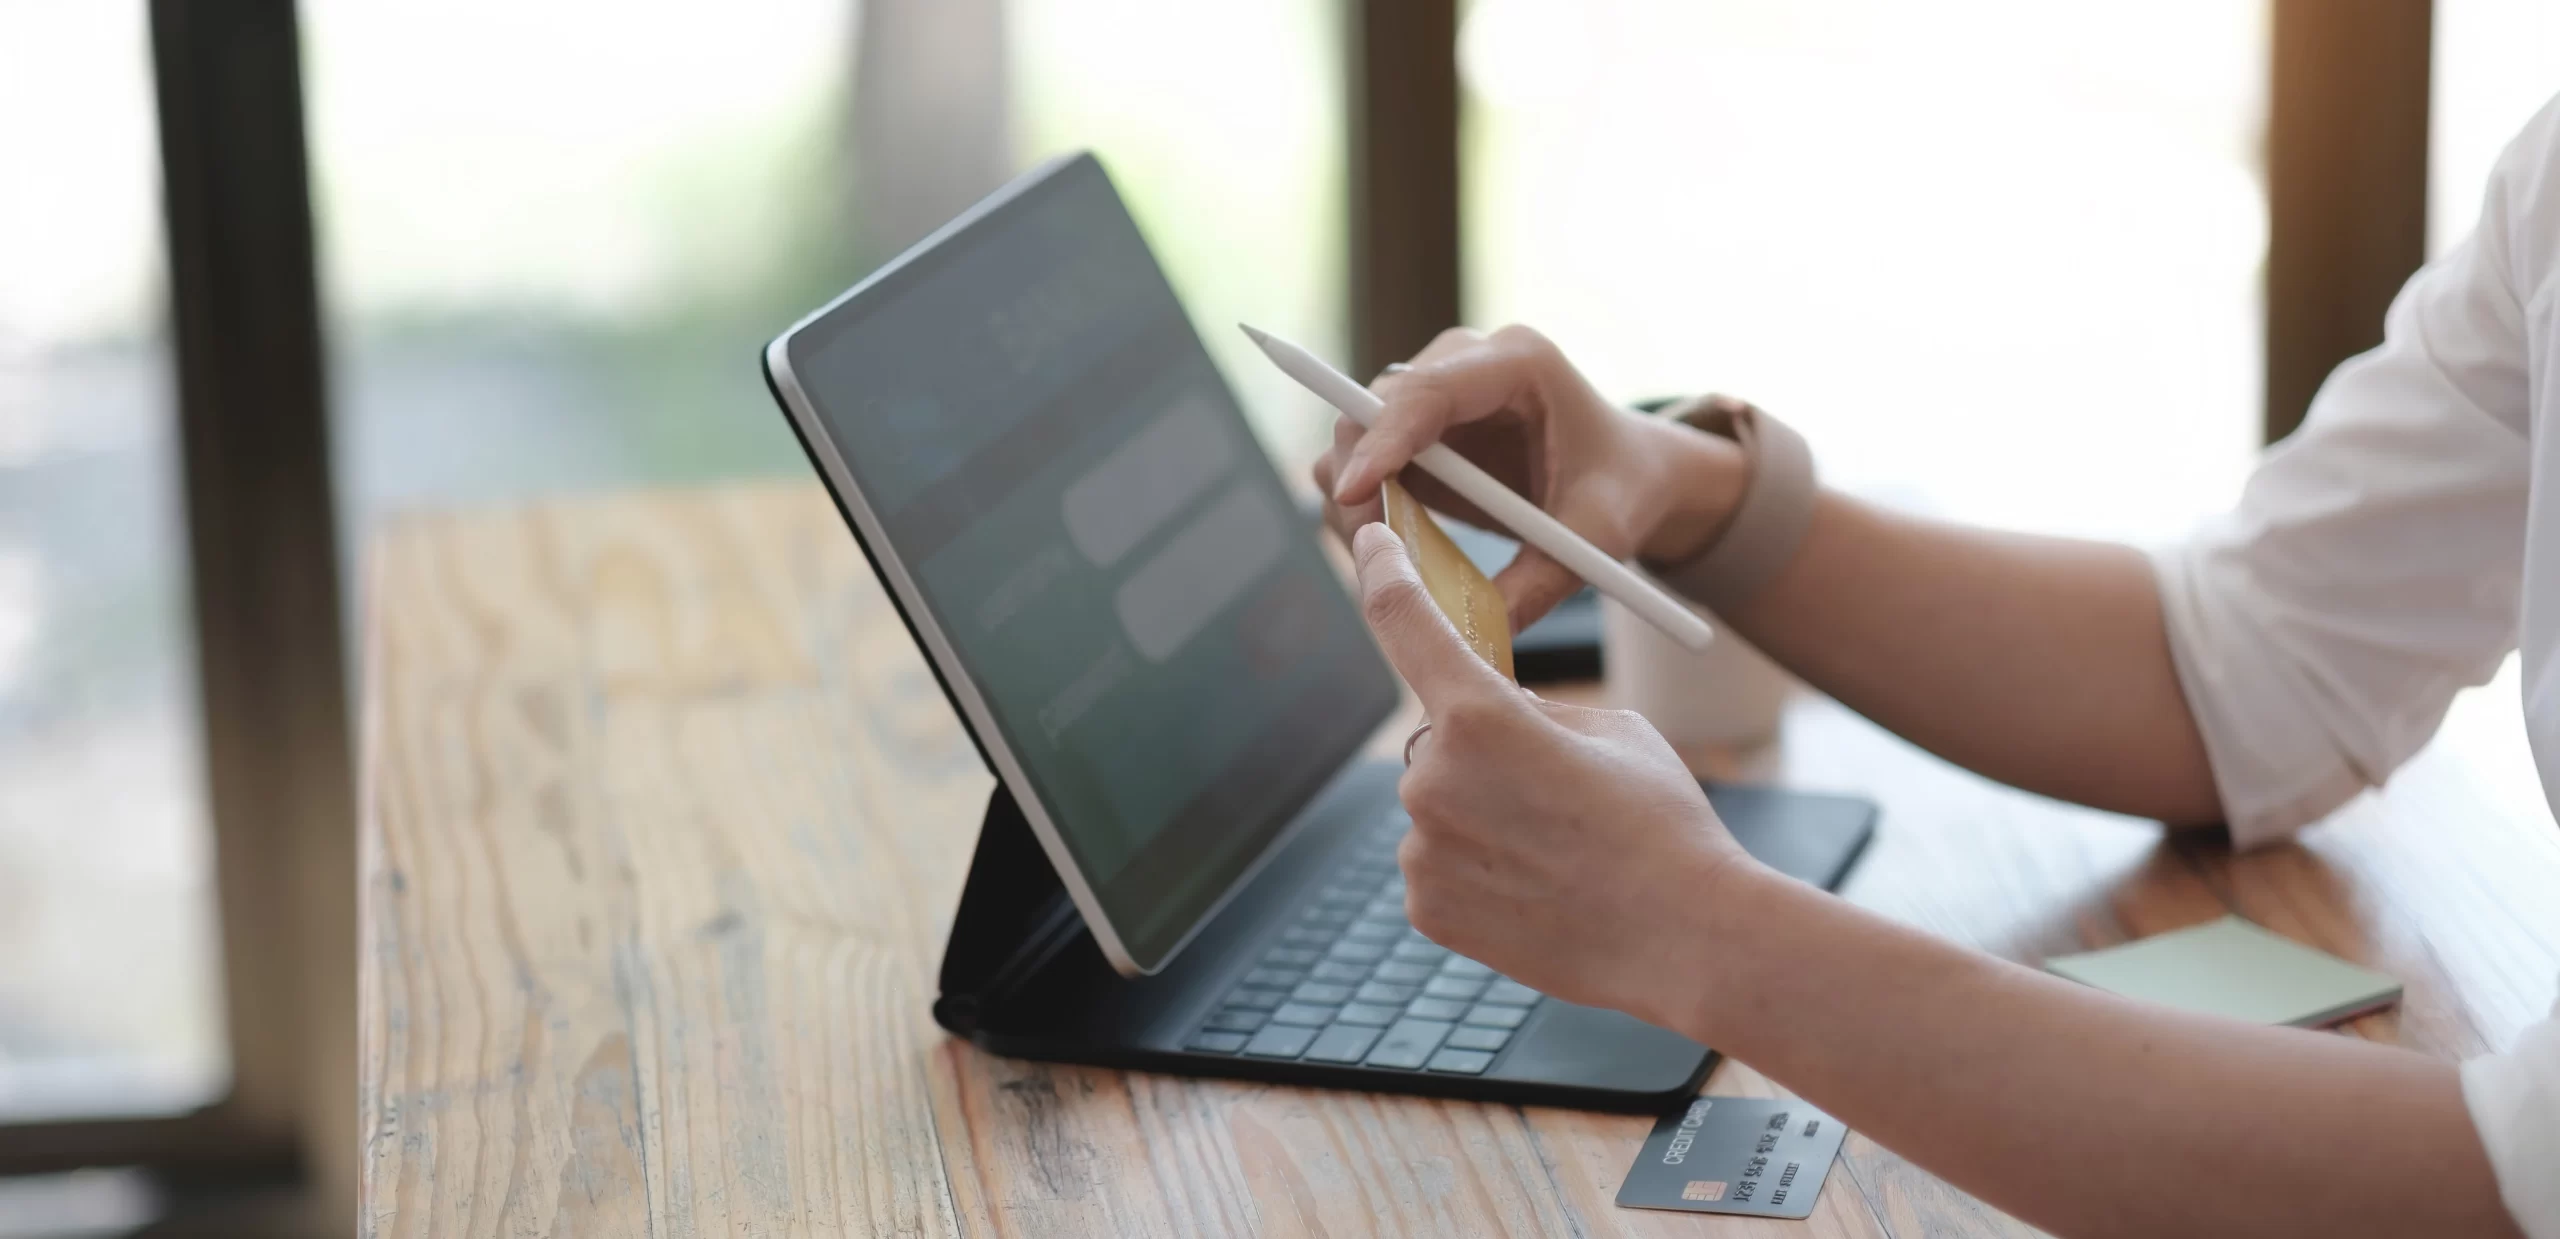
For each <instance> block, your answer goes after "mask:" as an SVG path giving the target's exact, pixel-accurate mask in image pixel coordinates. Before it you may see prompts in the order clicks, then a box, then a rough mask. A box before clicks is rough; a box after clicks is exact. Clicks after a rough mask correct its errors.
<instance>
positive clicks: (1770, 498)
mask: <svg viewBox="0 0 2560 1239" xmlns="http://www.w3.org/2000/svg"><path fill="white" fill-rule="evenodd" d="M1663 415H1664V416H1665V417H1670V418H1673V419H1675V420H1678V421H1680V422H1683V423H1686V424H1687V425H1690V426H1693V427H1695V428H1697V429H1699V430H1702V431H1705V432H1707V433H1708V434H1713V435H1717V436H1720V437H1723V438H1727V439H1731V440H1733V442H1734V443H1735V444H1736V445H1737V446H1739V447H1741V449H1742V455H1743V459H1744V460H1745V461H1746V462H1748V464H1749V467H1750V475H1749V477H1748V478H1747V479H1746V480H1745V481H1744V483H1743V488H1742V499H1741V501H1740V502H1738V503H1736V504H1735V505H1734V509H1733V515H1732V517H1731V518H1730V519H1728V520H1727V521H1726V522H1725V526H1724V529H1723V530H1722V531H1721V532H1719V533H1718V534H1717V535H1716V537H1715V540H1714V541H1712V542H1709V543H1708V544H1707V547H1706V549H1705V550H1703V551H1700V552H1699V553H1697V554H1696V555H1693V556H1691V557H1689V558H1688V559H1686V560H1683V561H1680V562H1678V563H1667V564H1666V563H1648V564H1646V565H1645V567H1646V569H1647V570H1648V571H1651V572H1652V573H1653V574H1654V575H1655V576H1656V577H1658V578H1660V579H1661V581H1662V583H1663V584H1665V585H1668V586H1670V587H1671V588H1672V589H1674V590H1677V591H1679V592H1680V593H1682V594H1684V595H1686V596H1688V597H1689V598H1690V599H1692V600H1694V601H1696V602H1698V603H1699V604H1701V605H1703V606H1705V607H1706V608H1707V609H1708V610H1710V611H1715V612H1719V613H1729V612H1731V611H1732V610H1733V609H1734V608H1736V607H1739V606H1741V605H1742V604H1743V603H1744V602H1747V601H1749V600H1750V598H1751V597H1752V595H1754V594H1757V593H1759V592H1760V590H1761V588H1762V587H1763V586H1766V585H1767V584H1768V583H1769V582H1770V580H1771V579H1773V578H1775V577H1776V576H1777V575H1778V572H1779V570H1780V569H1782V568H1784V567H1786V566H1787V561H1789V560H1791V559H1793V558H1795V553H1796V548H1797V547H1798V546H1799V545H1801V544H1802V543H1803V542H1804V531H1805V529H1806V527H1807V526H1809V525H1811V524H1812V523H1813V501H1814V496H1815V494H1816V491H1817V488H1816V486H1815V483H1814V474H1813V449H1812V448H1811V447H1810V446H1808V445H1807V444H1806V443H1805V441H1804V436H1803V435H1800V434H1797V433H1796V432H1795V429H1794V428H1793V427H1790V426H1788V425H1787V424H1786V423H1785V422H1781V421H1779V420H1778V419H1776V418H1774V417H1771V416H1769V415H1768V414H1767V413H1764V412H1762V411H1761V410H1760V408H1759V407H1758V406H1756V405H1753V404H1751V403H1749V402H1748V401H1743V400H1737V399H1734V398H1733V397H1731V396H1722V395H1708V396H1694V397H1691V398H1689V399H1687V400H1682V401H1679V402H1677V403H1675V404H1673V405H1671V406H1670V407H1668V408H1666V409H1664V410H1663Z"/></svg>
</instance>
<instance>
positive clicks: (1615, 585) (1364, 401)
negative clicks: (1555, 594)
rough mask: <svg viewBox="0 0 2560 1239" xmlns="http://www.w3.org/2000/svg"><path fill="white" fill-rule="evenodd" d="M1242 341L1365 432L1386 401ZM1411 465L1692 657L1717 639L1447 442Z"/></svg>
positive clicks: (1313, 359)
mask: <svg viewBox="0 0 2560 1239" xmlns="http://www.w3.org/2000/svg"><path fill="white" fill-rule="evenodd" d="M1236 325H1237V326H1239V327H1244V333H1245V335H1247V336H1249V337H1251V338H1252V340H1253V342H1254V344H1256V345H1257V346H1259V347H1260V348H1261V349H1262V351H1263V353H1264V355H1266V356H1268V357H1270V358H1271V364H1273V365H1275V366H1278V367H1280V372H1281V373H1282V374H1286V375H1288V376H1289V377H1290V378H1293V379H1296V380H1297V381H1298V385H1299V386H1301V387H1304V388H1306V389H1307V390H1308V391H1311V392H1314V393H1315V394H1316V396H1317V398H1319V399H1321V400H1323V401H1324V402H1325V403H1326V404H1329V405H1332V406H1333V407H1335V408H1337V409H1340V410H1342V415H1343V416H1344V417H1347V418H1350V419H1351V420H1353V421H1355V422H1358V423H1360V424H1361V425H1362V426H1363V427H1366V426H1368V425H1369V424H1370V423H1371V422H1372V421H1373V420H1375V419H1376V417H1377V416H1378V410H1380V409H1382V408H1385V407H1386V402H1385V401H1382V400H1380V399H1378V397H1377V394H1376V393H1374V392H1372V391H1370V390H1369V389H1368V388H1366V387H1362V386H1361V385H1359V384H1358V383H1354V382H1352V381H1351V379H1350V378H1349V376H1347V375H1345V374H1343V373H1342V372H1341V371H1339V370H1336V369H1334V368H1333V367H1331V366H1328V365H1326V364H1325V363H1324V360H1323V359H1322V358H1319V357H1317V356H1316V355H1315V354H1313V353H1310V352H1308V351H1307V350H1305V349H1303V348H1300V347H1298V346H1297V345H1295V344H1291V343H1290V342H1288V341H1287V340H1283V339H1281V338H1280V337H1278V336H1275V335H1272V334H1271V333H1270V332H1267V331H1256V330H1254V329H1253V328H1251V327H1245V325H1244V324H1242V323H1238V324H1236ZM1413 463H1415V464H1417V465H1420V466H1422V468H1423V471H1424V472H1427V473H1429V474H1430V475H1431V476H1433V477H1435V478H1438V479H1440V480H1441V481H1442V482H1443V483H1445V484H1447V485H1448V487H1449V489H1451V490H1453V491H1456V492H1458V494H1459V495H1460V496H1461V497H1462V498H1464V499H1466V501H1467V502H1469V503H1472V504H1474V505H1476V507H1477V508H1479V509H1481V510H1482V511H1483V512H1484V514H1485V515H1487V516H1490V517H1492V518H1493V519H1495V520H1497V521H1500V522H1502V523H1503V525H1504V526H1505V527H1506V528H1508V529H1510V530H1511V532H1513V533H1515V534H1517V535H1519V537H1520V539H1521V540H1522V541H1524V542H1527V543H1528V544H1530V545H1531V546H1534V547H1537V548H1538V549H1539V550H1542V551H1545V552H1546V553H1547V554H1549V555H1553V556H1555V558H1556V562H1557V563H1560V564H1563V565H1564V566H1565V567H1567V568H1570V569H1572V570H1573V574H1574V575H1575V576H1578V577H1581V578H1582V579H1583V580H1586V581H1589V582H1591V584H1592V585H1594V586H1596V587H1598V588H1599V590H1600V592H1601V593H1604V594H1607V595H1609V596H1610V597H1612V598H1615V599H1617V600H1618V601H1619V602H1621V603H1623V604H1625V606H1626V608H1627V609H1628V610H1630V611H1633V612H1635V613H1636V614H1637V615H1639V616H1642V617H1643V618H1644V621H1645V622H1646V623H1648V624H1651V625H1653V626H1654V627H1656V628H1659V629H1661V630H1662V634H1663V635H1664V636H1666V637H1669V638H1671V639H1672V640H1674V641H1677V642H1679V643H1680V644H1681V645H1682V646H1684V647H1686V648H1687V649H1689V650H1691V651H1692V652H1695V651H1699V650H1704V649H1706V648H1707V643H1708V642H1710V641H1713V640H1714V639H1715V630H1714V629H1712V628H1709V627H1707V622H1706V621H1705V620H1702V619H1699V618H1698V613H1697V612H1695V611H1692V610H1690V609H1689V608H1687V607H1685V606H1683V605H1681V604H1680V602H1679V601H1678V600H1677V599H1674V598H1673V597H1672V596H1671V595H1669V594H1667V593H1664V592H1663V591H1662V589H1661V588H1660V587H1659V586H1656V585H1655V584H1654V583H1653V582H1651V581H1648V580H1646V579H1644V577H1643V576H1641V575H1639V574H1638V573H1637V572H1636V570H1635V569H1633V568H1630V567H1628V566H1626V565H1625V564H1622V563H1619V562H1618V561H1617V560H1615V559H1611V558H1610V557H1609V555H1608V553H1607V552H1605V551H1603V550H1601V549H1600V548H1599V547H1596V546H1593V545H1591V544H1590V543H1589V542H1586V541H1584V540H1583V537H1582V535H1581V534H1578V533H1575V532H1574V531H1572V530H1570V529H1567V528H1565V525H1564V522H1563V521H1560V520H1557V519H1556V518H1554V517H1552V516H1549V515H1547V514H1546V511H1545V510H1544V509H1542V508H1540V507H1539V506H1538V505H1536V504H1534V503H1531V502H1529V501H1528V500H1526V499H1523V498H1521V497H1520V494H1519V492H1517V491H1514V490H1512V489H1511V488H1510V487H1508V486H1505V485H1503V484H1502V483H1501V482H1499V481H1497V480H1495V478H1494V476H1493V475H1492V474H1490V473H1487V472H1485V471H1484V470H1482V469H1479V468H1477V467H1476V463H1475V462H1474V461H1472V460H1469V459H1467V458H1466V457H1464V456H1460V455H1459V454H1457V453H1456V452H1453V451H1451V450H1449V448H1448V446H1447V445H1446V444H1440V443H1434V444H1432V445H1431V446H1429V447H1426V448H1424V449H1422V451H1420V452H1419V453H1417V454H1415V456H1414V458H1413Z"/></svg>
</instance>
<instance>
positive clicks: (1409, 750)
mask: <svg viewBox="0 0 2560 1239" xmlns="http://www.w3.org/2000/svg"><path fill="white" fill-rule="evenodd" d="M1429 730H1431V720H1429V719H1424V720H1423V721H1422V725H1421V726H1420V727H1416V728H1414V729H1413V734H1412V735H1409V736H1406V737H1405V738H1404V764H1406V765H1408V766H1410V765H1412V764H1413V743H1414V741H1416V740H1420V739H1421V738H1422V733H1424V732H1426V731H1429Z"/></svg>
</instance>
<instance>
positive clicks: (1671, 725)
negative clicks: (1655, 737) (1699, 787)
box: [1600, 598, 1795, 754]
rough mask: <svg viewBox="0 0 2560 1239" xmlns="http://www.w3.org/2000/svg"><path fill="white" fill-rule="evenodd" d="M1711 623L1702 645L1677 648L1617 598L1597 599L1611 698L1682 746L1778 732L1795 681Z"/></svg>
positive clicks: (1733, 743) (1753, 739) (1746, 741)
mask: <svg viewBox="0 0 2560 1239" xmlns="http://www.w3.org/2000/svg"><path fill="white" fill-rule="evenodd" d="M1690 609H1691V610H1694V611H1696V612H1697V613H1698V614H1700V615H1702V616H1705V617H1706V619H1707V622H1708V623H1709V624H1712V625H1714V626H1715V630H1716V639H1715V640H1714V641H1713V642H1712V643H1710V644H1709V645H1708V646H1707V648H1706V649H1705V650H1704V651H1702V652H1699V653H1695V654H1692V653H1690V652H1689V651H1688V650H1685V649H1682V648H1681V647H1680V645H1679V644H1678V643H1677V642H1675V641H1673V640H1672V639H1671V638H1669V637H1666V636H1664V635H1662V634H1661V633H1660V632H1659V631H1656V630H1655V628H1654V627H1653V625H1651V624H1648V623H1646V622H1644V621H1643V620H1642V619H1639V618H1637V616H1636V614H1635V613H1634V612H1632V611H1629V610H1627V609H1626V608H1625V607H1623V606H1620V605H1618V604H1617V603H1616V602H1615V601H1613V600H1611V599H1608V598H1602V599H1601V600H1600V662H1601V689H1602V694H1603V696H1605V697H1606V698H1607V700H1608V702H1609V704H1610V705H1612V706H1614V707H1616V708H1618V709H1621V710H1633V711H1635V712H1636V713H1638V714H1641V715H1643V716H1644V717H1645V721H1647V722H1649V723H1652V724H1653V727H1654V730H1656V731H1659V732H1661V733H1662V738H1663V739H1665V740H1668V741H1670V742H1671V747H1672V748H1674V749H1678V750H1680V751H1681V752H1682V753H1683V754H1687V753H1689V752H1690V751H1691V750H1692V749H1696V748H1700V747H1732V748H1748V747H1753V746H1757V745H1762V744H1766V743H1768V742H1769V741H1771V740H1774V739H1776V738H1777V735H1778V722H1779V720H1780V719H1781V718H1782V717H1783V716H1784V715H1785V714H1786V708H1787V695H1788V693H1789V692H1791V691H1792V690H1793V689H1794V687H1795V681H1794V680H1793V679H1792V678H1791V677H1789V676H1788V675H1787V673H1786V672H1785V671H1783V670H1780V669H1779V667H1778V664H1776V663H1773V662H1771V661H1769V656H1768V655H1766V654H1763V653H1761V652H1760V651H1759V650H1756V649H1754V648H1752V646H1751V643H1750V642H1747V641H1744V640H1743V639H1742V638H1741V637H1739V636H1736V635H1734V632H1733V630H1732V629H1730V628H1727V627H1725V626H1724V625H1723V624H1721V623H1718V622H1717V621H1716V618H1715V617H1714V616H1713V615H1710V614H1708V612H1707V611H1706V609H1705V608H1703V607H1699V606H1698V605H1697V604H1695V603H1692V604H1690Z"/></svg>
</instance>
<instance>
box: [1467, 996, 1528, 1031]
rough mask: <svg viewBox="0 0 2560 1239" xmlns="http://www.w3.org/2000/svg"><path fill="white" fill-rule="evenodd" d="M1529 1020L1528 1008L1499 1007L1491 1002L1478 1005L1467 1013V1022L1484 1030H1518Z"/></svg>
mask: <svg viewBox="0 0 2560 1239" xmlns="http://www.w3.org/2000/svg"><path fill="white" fill-rule="evenodd" d="M1528 1018H1529V1008H1527V1007H1497V1006H1495V1005H1493V1004H1492V1003H1489V1002H1480V1003H1477V1004H1476V1005H1475V1006H1474V1007H1472V1008H1470V1009H1469V1010H1468V1011H1467V1022H1468V1023H1470V1024H1475V1025H1478V1026H1481V1027H1484V1028H1518V1027H1519V1026H1520V1021H1522V1020H1525V1019H1528Z"/></svg>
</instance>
